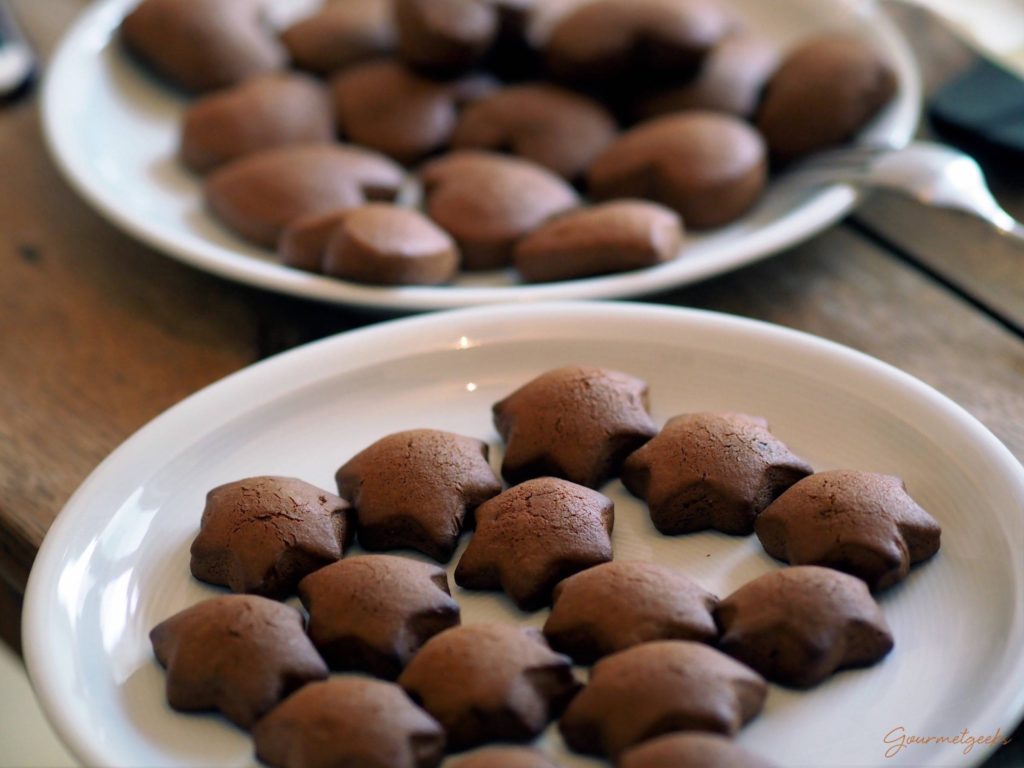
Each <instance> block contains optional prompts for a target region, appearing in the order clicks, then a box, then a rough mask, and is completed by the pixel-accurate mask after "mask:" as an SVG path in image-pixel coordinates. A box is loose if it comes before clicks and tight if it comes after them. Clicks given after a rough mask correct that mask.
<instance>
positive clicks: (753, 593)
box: [715, 565, 893, 688]
mask: <svg viewBox="0 0 1024 768" xmlns="http://www.w3.org/2000/svg"><path fill="white" fill-rule="evenodd" d="M715 621H716V622H718V625H719V627H720V628H721V630H722V637H721V640H720V641H719V647H720V648H721V649H722V650H723V651H725V652H726V653H728V654H729V655H730V656H733V657H735V658H737V659H739V660H740V661H742V662H743V663H744V664H747V665H749V666H751V667H753V668H754V669H756V670H757V671H758V672H760V673H761V674H762V675H764V676H765V677H766V678H768V679H769V680H772V681H774V682H777V683H781V684H783V685H789V686H793V687H796V688H810V687H811V686H814V685H817V684H818V683H820V682H822V681H823V680H825V679H826V678H828V677H829V676H830V675H831V674H832V673H833V672H835V671H837V670H839V669H846V668H848V667H865V666H869V665H871V664H874V663H875V662H876V661H878V660H879V659H881V658H882V657H883V656H885V655H886V654H887V653H889V651H890V650H892V645H893V641H892V633H891V632H890V631H889V626H888V624H886V622H885V617H884V616H883V615H882V609H881V608H879V607H878V604H877V603H876V602H875V601H874V599H873V598H872V597H871V594H870V593H869V592H868V589H867V587H866V586H865V584H864V582H863V581H861V580H860V579H857V578H855V577H853V576H848V575H847V574H845V573H840V572H839V571H834V570H832V569H831V568H818V567H817V566H813V565H803V566H796V567H793V568H783V569H782V570H779V571H773V572H771V573H768V574H766V575H764V576H761V577H760V578H757V579H754V580H753V581H751V582H749V583H748V584H745V585H743V586H742V587H740V588H739V589H737V590H736V591H735V592H733V593H732V594H731V595H729V596H728V597H727V598H725V599H724V600H722V602H721V603H719V604H718V607H717V608H716V609H715Z"/></svg>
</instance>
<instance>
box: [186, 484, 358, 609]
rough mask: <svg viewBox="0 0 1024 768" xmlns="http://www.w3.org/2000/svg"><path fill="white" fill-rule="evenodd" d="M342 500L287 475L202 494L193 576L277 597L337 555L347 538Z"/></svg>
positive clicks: (349, 530) (347, 521)
mask: <svg viewBox="0 0 1024 768" xmlns="http://www.w3.org/2000/svg"><path fill="white" fill-rule="evenodd" d="M350 515H351V510H350V508H349V505H348V502H346V501H345V500H344V499H341V498H338V497H337V496H335V495H334V494H333V493H328V492H327V491H324V490H321V489H320V488H317V487H316V486H313V485H310V484H309V483H306V482H303V481H302V480H297V479H295V478H293V477H250V478H248V479H246V480H239V481H237V482H234V483H227V484H226V485H221V486H218V487H217V488H214V489H213V490H212V491H210V492H209V493H208V494H207V495H206V508H205V509H204V510H203V518H202V522H201V523H200V527H199V535H198V536H196V538H195V540H193V542H192V551H191V565H190V567H191V569H192V575H193V576H195V577H196V578H197V579H200V580H201V581H206V582H209V583H210V584H220V585H223V586H226V587H229V588H231V589H232V590H233V591H235V592H250V593H253V594H258V595H265V596H267V597H275V598H282V597H286V596H287V595H289V594H291V593H292V592H294V591H295V587H296V585H297V584H298V583H299V580H300V579H302V577H304V576H305V575H307V574H309V573H312V572H313V571H315V570H317V569H318V568H323V567H324V566H325V565H328V564H330V563H333V562H335V561H336V560H340V559H341V556H342V554H343V552H344V551H345V548H346V547H347V546H348V544H349V542H350V541H351V540H352V534H353V526H352V521H351V520H350V519H349V518H350Z"/></svg>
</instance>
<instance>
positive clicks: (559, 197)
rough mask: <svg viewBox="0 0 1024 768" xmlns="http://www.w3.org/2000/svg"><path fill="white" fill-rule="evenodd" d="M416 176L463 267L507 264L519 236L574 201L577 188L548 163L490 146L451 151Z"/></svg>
mask: <svg viewBox="0 0 1024 768" xmlns="http://www.w3.org/2000/svg"><path fill="white" fill-rule="evenodd" d="M420 178H421V180H422V181H423V185H424V189H425V193H426V210H427V214H428V215H429V216H430V218H432V219H433V220H434V221H435V222H437V223H438V224H439V225H440V226H441V227H443V228H444V229H445V230H446V231H447V232H448V233H449V234H450V235H451V236H452V237H454V238H455V241H456V243H458V245H459V249H460V250H461V252H462V267H463V269H467V270H483V269H499V268H502V267H507V266H508V265H509V264H511V262H512V252H513V249H514V248H515V245H516V243H517V242H518V241H519V240H521V239H522V238H523V237H525V236H526V235H528V234H530V233H531V232H533V231H534V230H535V229H536V228H537V227H539V226H540V225H541V224H543V223H544V222H545V221H547V220H548V219H550V218H551V217H552V216H555V215H557V214H560V213H564V212H565V211H568V210H570V209H572V208H575V207H576V206H577V205H579V196H578V195H577V194H576V191H575V190H574V189H573V188H572V187H571V186H569V184H568V183H567V182H566V181H564V180H563V179H561V178H559V177H558V176H556V175H554V174H553V173H551V172H550V171H548V170H547V169H545V168H542V167H541V166H539V165H536V164H534V163H531V162H528V161H526V160H520V159H518V158H514V157H503V156H502V155H499V154H495V153H491V152H482V151H477V150H459V151H457V152H452V153H450V154H448V155H446V156H444V157H441V158H438V159H437V160H433V161H431V162H430V163H429V164H427V165H426V166H425V167H424V168H423V169H422V171H421V173H420Z"/></svg>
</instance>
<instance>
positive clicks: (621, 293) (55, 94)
mask: <svg viewBox="0 0 1024 768" xmlns="http://www.w3.org/2000/svg"><path fill="white" fill-rule="evenodd" d="M136 1H137V0H99V2H96V3H94V4H93V5H91V6H89V7H87V8H86V9H85V10H84V11H83V12H82V13H81V14H80V15H79V16H78V18H76V19H75V21H74V22H73V23H72V25H71V26H70V27H69V28H68V30H67V31H66V32H65V34H64V36H63V37H62V38H61V40H60V42H59V43H58V45H57V47H56V49H55V50H54V53H53V55H52V56H51V58H50V61H49V65H48V67H47V71H46V73H45V75H44V78H43V84H42V93H41V99H40V107H41V118H42V126H43V135H44V141H45V144H46V147H47V149H48V151H49V154H50V156H51V158H52V159H53V161H54V163H55V164H56V166H57V168H58V170H59V171H60V174H61V176H63V178H64V179H65V181H66V182H67V183H68V184H69V185H70V186H71V188H72V189H73V190H74V191H75V192H76V193H77V195H78V196H79V197H81V198H82V199H83V200H84V201H85V202H86V203H87V204H88V205H89V206H90V207H91V208H92V209H93V210H94V211H96V212H97V213H99V215H100V216H102V217H103V218H105V219H107V220H108V221H109V222H111V223H113V224H114V225H115V226H116V227H117V228H118V229H120V230H121V231H122V232H124V233H126V234H127V235H129V236H130V237H131V238H133V239H134V240H136V241H137V242H140V243H142V244H143V245H146V246H148V247H150V248H153V249H154V250H156V251H157V252H159V253H161V254H163V255H165V256H169V257H171V258H173V259H175V260H176V261H179V262H181V263H184V264H187V265H189V266H191V267H193V268H196V269H199V270H201V271H204V272H207V273H210V274H213V275H216V276H219V277H221V278H225V279H227V280H230V281H233V282H238V283H240V284H243V285H248V286H251V287H255V288H260V289H263V290H268V291H273V292H276V293H282V294H285V295H290V296H296V297H299V298H305V299H310V300H314V301H319V302H324V303H331V304H339V305H347V306H352V307H359V308H361V309H364V310H369V311H378V312H421V311H429V310H437V309H454V308H459V307H467V306H479V305H489V304H496V303H505V302H526V301H561V300H581V299H613V298H633V297H640V296H648V295H652V294H656V293H661V292H665V291H669V290H672V289H675V288H680V287H682V286H685V285H689V284H692V283H696V282H700V281H701V280H705V279H708V278H710V277H714V276H716V275H720V274H725V273H728V272H731V271H733V270H735V269H738V268H740V267H743V266H746V265H749V264H753V263H755V262H758V261H761V260H763V259H765V258H768V257H769V256H772V255H775V254H776V253H779V252H781V251H783V250H785V249H786V248H789V247H792V246H795V245H797V244H799V243H802V242H804V241H805V240H808V239H810V238H811V237H813V236H815V235H817V234H819V233H820V232H822V231H824V230H825V229H827V228H828V227H830V226H832V225H833V224H835V223H836V222H838V221H840V220H841V219H843V218H844V217H845V216H846V215H847V214H849V213H850V212H851V211H852V210H853V209H854V207H855V206H856V205H857V203H858V202H859V200H860V197H861V195H860V193H859V192H857V191H856V190H854V189H853V188H852V187H850V186H847V185H842V184H836V185H832V186H828V187H823V188H822V189H821V190H820V191H819V192H817V193H814V194H813V195H812V196H810V197H809V198H807V199H806V200H805V201H804V202H802V203H799V204H798V205H796V206H795V207H793V208H791V209H789V210H788V211H787V212H786V213H785V214H784V215H783V216H781V217H778V218H775V219H773V220H772V221H771V222H770V223H769V224H767V225H765V227H764V228H762V229H761V230H760V231H758V233H757V240H756V246H755V247H750V246H749V245H748V246H746V247H742V246H743V243H744V242H747V236H743V235H740V236H738V239H737V240H734V241H732V243H731V244H730V246H729V247H726V248H725V249H724V252H723V253H722V254H720V255H719V256H718V257H717V258H716V259H715V260H713V261H706V262H702V263H700V264H695V265H694V266H692V267H688V265H687V264H686V257H685V256H683V257H681V258H680V259H676V260H673V261H670V262H667V263H666V264H663V265H660V266H658V267H651V268H648V269H644V270H637V271H633V272H623V273H618V274H613V275H603V276H596V277H589V278H581V279H577V280H568V281H562V282H555V283H538V284H520V285H509V286H493V287H492V286H462V287H452V286H434V287H430V286H406V287H397V288H388V287H375V286H365V285H358V284H355V283H349V282H346V281H342V280H338V279H335V278H329V277H325V276H322V275H315V274H312V273H306V272H302V271H301V270H297V269H293V268H290V267H286V266H284V265H283V264H278V263H275V262H273V261H269V260H263V259H259V258H257V257H254V256H250V255H247V254H245V253H242V252H236V251H232V250H230V249H228V248H224V247H222V246H220V245H217V244H215V243H211V242H206V241H202V240H197V242H196V245H195V248H193V247H190V246H189V245H188V244H187V243H183V242H180V241H179V240H176V239H175V238H174V237H173V236H172V235H171V234H170V233H168V232H165V231H164V230H163V229H160V228H153V227H146V226H144V225H143V224H141V223H140V222H139V221H137V220H136V218H135V217H133V216H131V215H129V214H127V213H125V212H124V211H123V210H122V209H121V207H120V206H119V205H118V200H117V195H116V194H115V193H114V192H113V191H112V190H111V189H110V188H109V187H108V186H107V185H106V184H105V183H104V182H103V181H102V179H100V178H99V175H98V174H93V173H90V166H88V164H87V163H86V161H85V160H84V159H83V157H82V156H81V154H80V153H78V152H76V151H75V143H74V141H73V139H72V138H71V137H72V134H73V131H72V130H71V129H70V127H69V123H70V121H66V120H63V119H62V118H61V117H60V104H61V98H60V97H61V93H62V90H63V88H64V87H66V86H65V85H64V81H65V79H66V78H67V77H68V75H67V74H66V73H67V72H69V71H70V72H73V71H75V70H74V66H73V65H74V63H75V61H76V60H78V59H79V58H80V56H81V55H82V53H83V49H85V48H89V50H91V52H92V54H93V56H96V55H98V54H99V51H100V48H99V47H97V44H96V43H97V42H98V40H99V39H100V37H102V39H103V40H104V44H109V42H110V40H111V39H113V38H114V37H115V36H116V32H115V30H116V26H117V22H119V20H120V18H121V17H122V16H123V14H124V11H125V9H126V8H127V7H128V6H130V4H132V3H134V2H136ZM819 1H820V2H831V3H836V4H839V5H848V4H849V3H848V0H819ZM855 13H856V14H857V15H861V16H865V17H869V18H871V20H872V26H873V27H874V30H875V34H876V35H877V36H878V38H879V39H880V40H883V41H884V42H885V44H886V48H887V54H888V56H889V57H890V61H891V62H892V64H893V66H894V68H895V69H896V72H897V75H898V78H899V81H900V86H901V87H900V90H899V92H898V97H897V100H896V101H895V102H894V105H893V108H894V109H898V110H900V113H901V121H905V124H903V123H902V122H901V124H900V125H899V126H898V128H899V130H898V132H896V133H897V135H896V136H895V139H894V140H895V141H896V143H897V144H903V143H906V142H908V141H909V140H910V139H911V138H912V137H913V135H914V134H915V133H916V130H917V126H918V124H919V122H920V120H921V102H922V84H921V76H920V72H919V71H918V68H917V63H916V60H915V59H914V55H913V53H912V50H911V48H910V45H909V43H908V42H907V40H906V38H905V37H904V36H903V34H902V32H900V30H899V28H898V27H897V26H896V24H895V23H894V22H893V21H892V19H891V18H890V17H889V16H888V15H887V14H886V13H885V11H884V10H883V9H882V7H881V6H880V4H879V3H878V1H877V0H858V2H857V4H856V10H855ZM89 40H91V41H92V43H93V44H92V45H91V46H89V45H88V44H87V41H89ZM793 219H799V221H791V220H793ZM787 221H788V222H789V225H788V226H780V223H781V222H787ZM691 263H692V262H691ZM680 265H682V266H680Z"/></svg>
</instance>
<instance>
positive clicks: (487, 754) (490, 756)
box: [453, 747, 558, 768]
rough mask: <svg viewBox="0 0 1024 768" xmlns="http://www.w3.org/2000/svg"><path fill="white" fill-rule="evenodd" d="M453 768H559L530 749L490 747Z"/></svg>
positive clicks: (455, 764)
mask: <svg viewBox="0 0 1024 768" xmlns="http://www.w3.org/2000/svg"><path fill="white" fill-rule="evenodd" d="M453 768H558V766H557V765H555V764H554V763H553V762H551V760H549V759H548V758H547V757H546V756H545V755H544V754H543V753H542V752H539V751H537V750H536V749H532V748H530V747H488V748H487V749H481V750H477V751H476V752H474V753H473V754H471V755H469V756H468V757H464V758H463V759H461V760H459V761H457V762H456V763H454V766H453Z"/></svg>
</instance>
